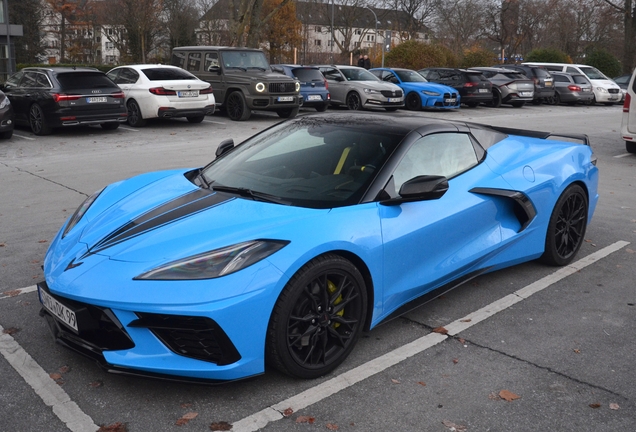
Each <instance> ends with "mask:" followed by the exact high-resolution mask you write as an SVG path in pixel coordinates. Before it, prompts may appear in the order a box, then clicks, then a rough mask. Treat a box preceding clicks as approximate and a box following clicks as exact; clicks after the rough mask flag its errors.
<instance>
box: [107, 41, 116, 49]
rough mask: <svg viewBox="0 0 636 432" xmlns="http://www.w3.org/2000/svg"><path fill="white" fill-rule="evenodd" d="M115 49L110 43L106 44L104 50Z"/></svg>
mask: <svg viewBox="0 0 636 432" xmlns="http://www.w3.org/2000/svg"><path fill="white" fill-rule="evenodd" d="M113 48H115V44H114V43H112V42H106V49H113Z"/></svg>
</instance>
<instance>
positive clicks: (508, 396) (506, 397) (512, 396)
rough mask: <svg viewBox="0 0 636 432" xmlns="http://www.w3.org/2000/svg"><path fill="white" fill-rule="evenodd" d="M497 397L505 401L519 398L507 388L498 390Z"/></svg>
mask: <svg viewBox="0 0 636 432" xmlns="http://www.w3.org/2000/svg"><path fill="white" fill-rule="evenodd" d="M499 397H500V398H502V399H503V400H505V401H508V402H511V401H513V400H515V399H520V398H521V396H519V395H516V394H514V393H513V392H511V391H508V390H502V391H500V392H499Z"/></svg>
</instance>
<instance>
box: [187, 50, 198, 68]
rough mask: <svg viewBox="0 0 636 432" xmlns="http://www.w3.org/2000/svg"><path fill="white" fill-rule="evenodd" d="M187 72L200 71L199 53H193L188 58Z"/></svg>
mask: <svg viewBox="0 0 636 432" xmlns="http://www.w3.org/2000/svg"><path fill="white" fill-rule="evenodd" d="M187 66H188V67H187V70H189V71H190V72H199V70H201V53H200V52H193V53H190V55H189V56H188V65H187Z"/></svg>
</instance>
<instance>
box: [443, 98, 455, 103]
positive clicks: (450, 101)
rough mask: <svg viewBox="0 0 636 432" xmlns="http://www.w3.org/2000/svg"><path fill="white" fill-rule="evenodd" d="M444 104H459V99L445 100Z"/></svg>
mask: <svg viewBox="0 0 636 432" xmlns="http://www.w3.org/2000/svg"><path fill="white" fill-rule="evenodd" d="M444 102H446V103H447V104H454V103H455V102H457V99H444Z"/></svg>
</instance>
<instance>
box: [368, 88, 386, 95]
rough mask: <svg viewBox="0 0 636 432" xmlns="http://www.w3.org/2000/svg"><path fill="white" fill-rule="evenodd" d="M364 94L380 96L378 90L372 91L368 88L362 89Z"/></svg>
mask: <svg viewBox="0 0 636 432" xmlns="http://www.w3.org/2000/svg"><path fill="white" fill-rule="evenodd" d="M363 90H364V92H365V93H366V94H382V92H381V91H380V90H374V89H370V88H365V89H363Z"/></svg>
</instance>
